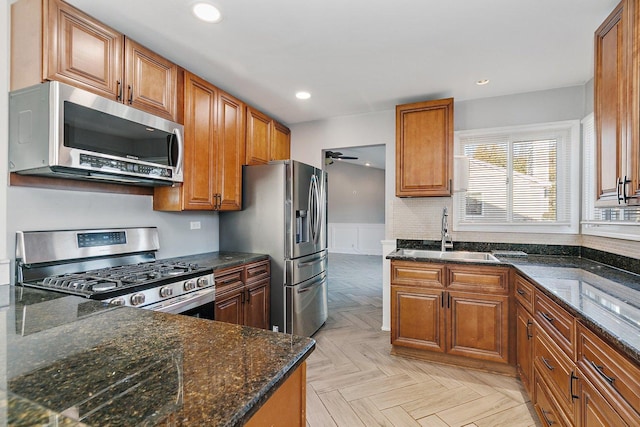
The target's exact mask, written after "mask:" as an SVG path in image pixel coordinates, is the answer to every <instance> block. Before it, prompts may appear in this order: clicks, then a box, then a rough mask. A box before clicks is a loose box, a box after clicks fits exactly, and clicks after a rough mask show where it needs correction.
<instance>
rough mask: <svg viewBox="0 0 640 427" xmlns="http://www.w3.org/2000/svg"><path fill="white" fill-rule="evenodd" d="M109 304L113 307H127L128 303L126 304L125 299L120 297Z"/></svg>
mask: <svg viewBox="0 0 640 427" xmlns="http://www.w3.org/2000/svg"><path fill="white" fill-rule="evenodd" d="M109 304H111V305H125V304H126V302H125V300H124V298H122V297H118V298H114V299H112V300H111V301H109Z"/></svg>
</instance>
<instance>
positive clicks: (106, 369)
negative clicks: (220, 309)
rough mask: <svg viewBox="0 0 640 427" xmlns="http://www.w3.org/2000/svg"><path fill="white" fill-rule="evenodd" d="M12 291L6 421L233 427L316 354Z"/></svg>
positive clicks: (285, 343) (218, 328)
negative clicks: (167, 422) (169, 423)
mask: <svg viewBox="0 0 640 427" xmlns="http://www.w3.org/2000/svg"><path fill="white" fill-rule="evenodd" d="M14 291H15V295H14V299H13V300H12V303H11V305H10V306H8V307H5V308H4V309H3V311H2V312H1V313H2V315H3V316H4V318H5V322H6V326H5V328H4V329H3V331H2V332H0V334H2V335H3V341H4V342H5V343H6V366H3V367H2V368H4V369H6V372H4V373H3V375H2V378H6V389H5V392H6V396H7V400H6V402H7V403H6V408H3V410H2V411H1V412H0V416H6V417H7V419H6V421H5V422H4V424H7V425H15V426H21V425H24V426H26V425H49V424H50V422H51V420H52V419H55V420H56V422H57V423H58V425H65V426H66V425H100V426H105V425H136V426H138V425H155V424H157V423H159V422H164V421H167V420H170V421H171V422H172V423H174V424H175V425H208V426H237V425H242V424H244V423H245V422H246V421H247V420H248V419H249V418H250V417H251V416H252V415H253V413H255V411H256V410H257V409H259V407H260V406H261V405H262V404H263V403H264V402H265V401H266V400H267V399H268V398H269V397H270V396H271V395H272V393H273V392H274V391H275V389H277V387H278V386H279V385H280V384H281V383H282V382H283V381H284V380H286V378H288V376H289V374H290V373H291V372H292V371H293V370H295V368H297V367H298V366H299V365H300V364H301V363H302V362H303V361H304V360H305V359H306V357H307V356H308V355H309V354H310V353H311V352H312V351H313V349H314V348H315V341H314V340H313V339H310V338H303V337H297V336H291V335H286V334H282V333H273V332H269V331H265V330H261V329H255V328H249V327H244V326H237V325H231V324H227V323H221V322H215V321H209V320H204V319H197V318H193V317H188V316H181V315H171V314H165V313H159V312H153V311H148V310H143V309H135V308H129V307H112V306H108V305H105V304H102V303H101V302H98V301H92V300H87V299H84V298H81V297H76V296H67V295H64V294H59V293H54V292H47V291H41V290H36V289H29V288H22V287H15V288H14ZM2 368H0V369H2Z"/></svg>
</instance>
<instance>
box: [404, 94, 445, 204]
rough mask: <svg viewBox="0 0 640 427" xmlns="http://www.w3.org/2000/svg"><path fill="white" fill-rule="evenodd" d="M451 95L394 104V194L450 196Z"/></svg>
mask: <svg viewBox="0 0 640 427" xmlns="http://www.w3.org/2000/svg"><path fill="white" fill-rule="evenodd" d="M452 174H453V98H447V99H439V100H435V101H426V102H418V103H414V104H404V105H398V106H396V196H398V197H427V196H451V192H452Z"/></svg>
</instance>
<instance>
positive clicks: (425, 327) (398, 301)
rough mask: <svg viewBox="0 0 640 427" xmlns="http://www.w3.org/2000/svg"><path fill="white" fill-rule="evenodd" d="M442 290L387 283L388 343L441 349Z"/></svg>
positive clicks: (442, 340) (442, 338) (442, 341)
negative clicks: (389, 325)
mask: <svg viewBox="0 0 640 427" xmlns="http://www.w3.org/2000/svg"><path fill="white" fill-rule="evenodd" d="M442 302H443V301H442V291H438V290H429V289H422V288H415V287H407V286H394V285H392V286H391V307H393V312H392V313H391V344H393V345H399V346H403V347H412V348H418V349H425V350H430V351H438V352H444V350H445V348H444V337H445V333H444V326H445V325H444V308H443V304H442Z"/></svg>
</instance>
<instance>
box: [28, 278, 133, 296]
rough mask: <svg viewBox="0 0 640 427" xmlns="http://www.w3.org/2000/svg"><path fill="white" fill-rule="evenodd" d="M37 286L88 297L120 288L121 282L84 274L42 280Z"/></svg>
mask: <svg viewBox="0 0 640 427" xmlns="http://www.w3.org/2000/svg"><path fill="white" fill-rule="evenodd" d="M38 285H41V286H44V287H47V288H52V289H60V290H69V291H74V292H80V293H83V294H87V295H90V294H92V293H95V292H104V291H108V290H112V289H116V288H118V287H122V281H120V280H114V279H109V278H102V277H90V276H87V275H85V274H64V275H61V276H50V277H45V278H44V279H42V282H39V283H38Z"/></svg>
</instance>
